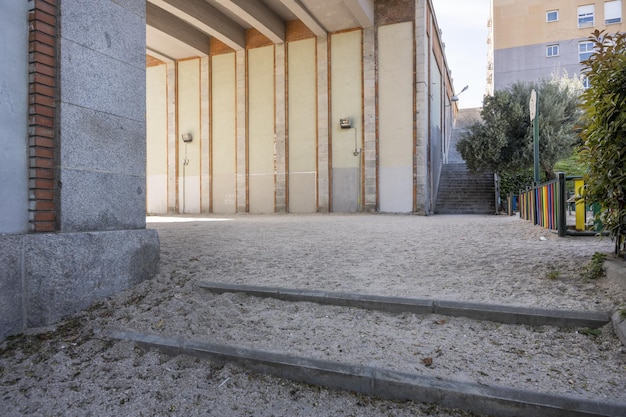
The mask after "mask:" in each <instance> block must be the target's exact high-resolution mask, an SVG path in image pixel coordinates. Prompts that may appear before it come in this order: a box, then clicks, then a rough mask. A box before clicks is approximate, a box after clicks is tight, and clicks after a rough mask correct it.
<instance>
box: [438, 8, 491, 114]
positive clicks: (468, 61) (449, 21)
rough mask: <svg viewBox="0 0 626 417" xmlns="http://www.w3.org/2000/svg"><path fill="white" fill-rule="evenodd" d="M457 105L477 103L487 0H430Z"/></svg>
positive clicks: (482, 71) (481, 90)
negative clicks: (439, 31) (440, 32)
mask: <svg viewBox="0 0 626 417" xmlns="http://www.w3.org/2000/svg"><path fill="white" fill-rule="evenodd" d="M432 2H433V6H434V8H435V15H436V16H437V22H438V23H439V28H440V29H441V30H442V40H443V42H444V43H445V45H446V50H445V53H446V58H447V60H448V65H449V66H450V69H451V70H452V78H453V80H454V90H455V92H460V91H461V90H462V89H463V87H465V86H466V85H469V88H468V89H467V91H465V92H464V93H463V94H461V95H460V96H459V108H462V109H465V108H472V107H481V106H482V99H483V95H484V94H485V87H486V81H485V77H486V76H487V52H488V50H487V35H488V33H489V31H488V29H487V20H488V19H489V0H432Z"/></svg>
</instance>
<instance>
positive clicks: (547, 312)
mask: <svg viewBox="0 0 626 417" xmlns="http://www.w3.org/2000/svg"><path fill="white" fill-rule="evenodd" d="M195 285H196V286H197V287H199V288H203V289H205V290H207V291H210V292H213V293H216V294H222V293H226V292H240V293H245V294H248V295H252V296H255V297H271V298H277V299H279V300H284V301H309V302H314V303H319V304H329V305H336V306H343V307H354V308H363V309H367V310H380V311H387V312H392V313H401V312H410V313H415V314H441V315H445V316H454V317H467V318H471V319H475V320H488V321H494V322H498V323H505V324H527V325H534V326H542V325H550V326H557V327H591V328H596V327H601V326H604V325H605V324H607V323H608V322H609V320H610V314H609V313H608V312H600V311H595V312H594V311H574V310H557V309H544V308H533V307H516V306H507V305H498V304H481V303H471V302H465V301H443V300H431V299H419V298H402V297H387V296H378V295H367V294H351V293H341V292H326V291H315V290H300V289H287V288H280V287H262V286H255V285H237V284H226V283H218V282H207V281H196V282H195Z"/></svg>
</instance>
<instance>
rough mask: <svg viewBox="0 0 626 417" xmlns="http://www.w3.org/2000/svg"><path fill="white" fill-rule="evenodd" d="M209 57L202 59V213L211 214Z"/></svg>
mask: <svg viewBox="0 0 626 417" xmlns="http://www.w3.org/2000/svg"><path fill="white" fill-rule="evenodd" d="M210 101H211V100H210V99H209V57H208V56H205V57H202V58H201V59H200V152H201V157H200V187H201V190H200V211H201V212H202V213H210V212H211V178H210V173H211V155H210V153H209V150H210V148H211V146H210V142H209V136H210V132H211V126H210V118H209V114H210V110H211V109H210Z"/></svg>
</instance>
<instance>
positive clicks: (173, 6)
mask: <svg viewBox="0 0 626 417" xmlns="http://www.w3.org/2000/svg"><path fill="white" fill-rule="evenodd" d="M149 3H152V4H154V5H155V6H158V7H160V8H161V9H163V10H166V11H167V12H169V13H171V14H173V15H174V16H176V17H178V18H180V19H182V20H184V21H185V22H187V23H188V24H190V25H192V26H195V27H196V28H197V29H199V30H201V31H202V32H204V33H206V34H207V35H210V36H213V37H214V38H216V39H219V40H220V41H221V42H223V43H225V44H226V45H228V46H230V47H231V48H233V49H235V50H243V49H245V47H246V31H245V30H244V28H242V27H241V26H239V25H238V24H237V23H235V22H234V21H233V20H232V19H230V18H229V17H228V16H226V15H225V14H224V13H222V12H220V11H219V10H218V9H216V8H215V7H213V6H211V5H210V4H209V3H207V2H206V1H204V0H149Z"/></svg>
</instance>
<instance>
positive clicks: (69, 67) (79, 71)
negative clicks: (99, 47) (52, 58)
mask: <svg viewBox="0 0 626 417" xmlns="http://www.w3.org/2000/svg"><path fill="white" fill-rule="evenodd" d="M61 43H62V45H61V51H60V60H61V70H60V72H61V102H64V103H70V104H74V105H77V106H81V107H85V108H89V109H93V110H95V111H100V112H104V113H109V114H112V115H116V116H120V117H125V118H128V119H132V120H137V121H145V113H146V71H145V68H137V67H134V66H131V65H128V64H126V63H124V62H121V61H119V60H117V59H115V58H112V57H110V56H107V55H103V54H101V53H98V52H96V51H93V50H91V49H89V48H86V47H84V46H82V45H80V44H78V43H75V42H73V41H70V40H63V41H62V42H61ZM142 56H143V55H142ZM144 59H145V57H144ZM61 116H62V117H63V114H61ZM61 135H62V133H61Z"/></svg>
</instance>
